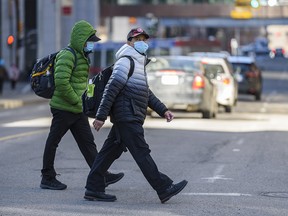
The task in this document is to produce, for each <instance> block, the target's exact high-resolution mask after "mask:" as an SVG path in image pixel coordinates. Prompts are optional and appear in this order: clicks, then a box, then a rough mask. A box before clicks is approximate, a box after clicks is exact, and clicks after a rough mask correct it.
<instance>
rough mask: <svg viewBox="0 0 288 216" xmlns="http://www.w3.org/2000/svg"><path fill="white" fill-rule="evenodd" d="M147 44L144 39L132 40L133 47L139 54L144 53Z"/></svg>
mask: <svg viewBox="0 0 288 216" xmlns="http://www.w3.org/2000/svg"><path fill="white" fill-rule="evenodd" d="M148 48H149V46H148V44H147V43H145V42H144V41H136V42H134V49H135V50H137V51H138V52H139V53H141V54H145V53H146V51H147V50H148Z"/></svg>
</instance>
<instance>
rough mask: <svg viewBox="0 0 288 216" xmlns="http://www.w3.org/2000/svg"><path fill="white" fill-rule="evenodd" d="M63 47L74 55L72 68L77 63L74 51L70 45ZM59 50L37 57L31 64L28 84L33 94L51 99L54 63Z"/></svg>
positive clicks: (53, 84)
mask: <svg viewBox="0 0 288 216" xmlns="http://www.w3.org/2000/svg"><path fill="white" fill-rule="evenodd" d="M64 49H66V50H69V51H70V52H72V53H73V55H74V57H75V62H74V68H73V70H74V69H75V67H76V63H77V57H76V53H75V51H74V49H73V48H72V47H65V48H64ZM59 52H60V51H58V52H55V53H52V54H50V55H48V56H45V57H43V58H41V59H38V60H37V62H36V63H35V64H34V66H33V69H32V73H31V75H30V86H31V88H32V90H33V91H34V92H35V94H36V95H38V96H40V97H43V98H47V99H51V98H52V96H53V93H54V90H55V83H54V64H55V58H56V56H57V54H58V53H59Z"/></svg>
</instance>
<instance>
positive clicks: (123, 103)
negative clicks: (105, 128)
mask: <svg viewBox="0 0 288 216" xmlns="http://www.w3.org/2000/svg"><path fill="white" fill-rule="evenodd" d="M123 55H128V56H131V57H132V58H133V60H134V63H135V69H134V72H133V75H132V76H131V77H130V78H129V79H128V73H129V69H130V61H129V59H128V58H125V57H124V58H120V57H121V56H123ZM119 58H120V59H119ZM116 59H118V60H117V61H116V63H115V65H114V69H113V72H112V75H111V77H110V79H109V81H108V83H107V85H106V87H105V91H104V94H103V97H102V100H101V104H100V106H99V109H98V112H97V114H96V119H98V120H101V121H105V120H106V119H107V116H108V115H109V114H110V120H111V122H113V123H114V122H132V121H137V122H140V123H142V124H143V123H144V120H145V118H146V113H147V107H148V106H149V107H150V108H151V109H152V110H154V111H155V112H156V113H157V114H158V115H160V116H161V117H164V113H165V112H166V111H167V110H168V109H167V107H166V106H165V105H164V104H163V103H162V102H161V101H160V100H159V99H158V98H157V97H156V96H155V95H154V94H153V92H152V91H151V90H150V89H149V86H148V83H147V76H146V71H145V63H146V61H147V59H146V56H144V55H141V54H140V53H138V52H137V51H136V50H135V49H134V48H133V47H131V46H129V45H128V44H125V45H123V46H122V47H121V48H120V49H119V50H118V52H117V53H116ZM127 79H128V80H127Z"/></svg>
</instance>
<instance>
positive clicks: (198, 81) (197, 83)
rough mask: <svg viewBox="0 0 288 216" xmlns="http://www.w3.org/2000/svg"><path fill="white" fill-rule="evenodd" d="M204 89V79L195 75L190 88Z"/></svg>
mask: <svg viewBox="0 0 288 216" xmlns="http://www.w3.org/2000/svg"><path fill="white" fill-rule="evenodd" d="M204 87H205V82H204V78H203V77H202V76H200V75H196V76H195V77H194V80H193V84H192V88H193V89H199V88H204Z"/></svg>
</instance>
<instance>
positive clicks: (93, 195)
mask: <svg viewBox="0 0 288 216" xmlns="http://www.w3.org/2000/svg"><path fill="white" fill-rule="evenodd" d="M84 199H86V200H89V201H95V200H96V201H104V202H114V201H115V200H117V198H116V196H114V195H110V194H105V192H94V191H90V190H86V191H85V195H84Z"/></svg>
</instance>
